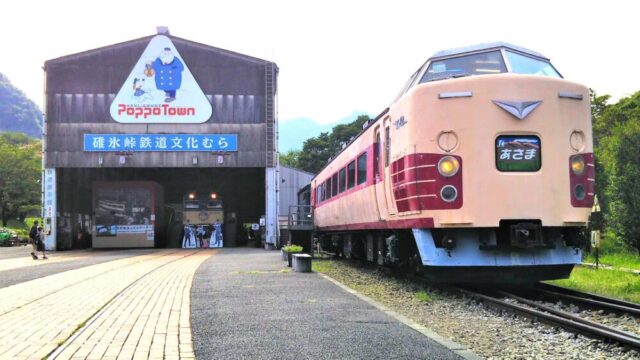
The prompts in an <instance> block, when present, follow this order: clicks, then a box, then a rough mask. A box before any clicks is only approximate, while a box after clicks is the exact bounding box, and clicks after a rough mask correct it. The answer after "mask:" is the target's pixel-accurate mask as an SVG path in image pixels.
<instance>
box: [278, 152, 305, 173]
mask: <svg viewBox="0 0 640 360" xmlns="http://www.w3.org/2000/svg"><path fill="white" fill-rule="evenodd" d="M300 153H301V152H300V150H289V151H287V152H286V153H281V154H280V157H279V160H280V165H284V166H286V167H290V168H294V169H299V168H300V165H299V160H298V159H299V158H300Z"/></svg>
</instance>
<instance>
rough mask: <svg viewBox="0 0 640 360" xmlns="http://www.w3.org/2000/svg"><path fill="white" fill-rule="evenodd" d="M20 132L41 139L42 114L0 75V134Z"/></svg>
mask: <svg viewBox="0 0 640 360" xmlns="http://www.w3.org/2000/svg"><path fill="white" fill-rule="evenodd" d="M2 131H12V132H22V133H25V134H27V135H28V136H30V137H33V138H41V137H42V112H41V111H40V109H39V108H38V106H37V105H36V104H35V103H34V102H33V101H31V100H30V99H29V98H27V96H26V95H25V94H24V93H23V92H22V91H20V89H18V88H16V87H15V86H13V85H12V84H11V82H10V81H9V79H8V78H7V77H6V76H4V75H3V74H1V73H0V132H2Z"/></svg>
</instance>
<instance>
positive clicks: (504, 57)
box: [391, 45, 595, 283]
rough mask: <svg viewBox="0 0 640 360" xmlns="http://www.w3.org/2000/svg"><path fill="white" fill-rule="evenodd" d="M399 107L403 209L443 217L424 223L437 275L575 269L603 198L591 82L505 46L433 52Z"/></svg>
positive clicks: (472, 277) (478, 277)
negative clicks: (597, 195)
mask: <svg viewBox="0 0 640 360" xmlns="http://www.w3.org/2000/svg"><path fill="white" fill-rule="evenodd" d="M391 112H392V113H396V116H401V117H403V120H404V123H405V125H404V126H402V127H397V128H396V129H395V130H396V133H395V135H396V137H397V138H398V139H399V140H396V142H395V143H396V144H399V143H403V144H406V145H407V146H406V148H405V149H397V151H399V152H400V153H402V154H403V155H402V156H401V157H400V158H401V159H406V160H404V161H400V162H398V163H397V165H396V168H395V169H394V170H392V173H394V174H396V175H402V176H396V177H394V180H395V181H396V182H395V183H394V184H393V186H394V192H395V195H396V196H395V199H396V206H397V207H398V212H399V214H400V215H402V214H403V212H404V213H405V214H407V215H409V214H412V213H413V214H418V213H419V214H420V215H419V216H423V217H424V216H426V217H431V218H432V219H433V227H432V228H428V229H427V228H415V229H413V235H414V238H415V240H416V245H417V249H418V251H419V254H420V257H421V261H422V263H423V265H424V266H426V267H427V270H428V271H427V274H428V275H429V276H431V277H432V278H433V279H435V280H445V281H464V282H473V281H500V282H510V283H514V282H531V281H537V280H544V279H555V278H565V277H568V276H569V274H570V272H571V270H572V268H573V266H574V265H575V264H577V263H579V262H580V261H581V255H582V254H581V248H582V246H583V244H584V241H585V228H586V225H587V221H588V218H589V215H590V211H591V206H592V205H593V201H594V190H595V189H594V182H595V174H594V173H595V169H594V158H593V144H592V135H591V119H590V102H589V90H588V88H586V87H585V86H582V85H579V84H576V83H572V82H569V81H566V80H564V79H563V78H562V77H561V75H560V74H559V73H558V72H557V71H556V70H555V68H554V67H553V66H552V65H551V64H550V62H549V60H548V59H546V58H544V57H543V56H541V55H539V54H537V53H534V52H531V51H529V50H526V49H522V48H517V47H514V46H510V45H501V46H494V47H485V48H481V49H475V50H469V51H466V52H465V51H463V52H458V53H455V52H454V53H448V54H447V53H445V54H442V55H441V56H440V57H435V58H432V59H430V61H429V62H428V63H427V64H426V65H425V66H424V68H423V70H422V73H421V74H420V76H419V79H416V85H415V86H413V87H412V88H411V89H410V90H409V91H407V93H406V94H405V96H403V97H402V98H401V99H400V100H399V101H398V102H397V103H396V106H394V108H393V109H392V111H391ZM410 159H413V160H410ZM420 159H422V161H421V160H420ZM401 177H402V179H401ZM409 195H410V196H409ZM403 196H404V198H403ZM399 199H400V200H408V201H405V202H402V201H398V200H399ZM409 216H410V215H409ZM414 216H415V215H414Z"/></svg>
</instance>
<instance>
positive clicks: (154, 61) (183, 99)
mask: <svg viewBox="0 0 640 360" xmlns="http://www.w3.org/2000/svg"><path fill="white" fill-rule="evenodd" d="M110 112H111V117H112V118H113V119H114V120H115V121H117V122H119V123H127V124H149V123H177V124H186V123H203V122H205V121H207V120H209V118H210V117H211V114H212V112H213V109H212V107H211V103H210V102H209V100H208V99H207V97H206V96H205V94H204V92H203V91H202V89H201V88H200V86H199V85H198V83H197V82H196V79H195V78H194V77H193V75H192V74H191V72H190V71H189V68H188V67H187V64H186V63H185V62H184V60H183V59H182V57H181V56H180V54H179V53H178V50H177V49H176V47H175V46H174V45H173V42H172V41H171V39H169V38H168V37H167V36H164V35H157V36H154V37H153V38H152V39H151V41H150V42H149V45H147V47H146V49H145V50H144V52H143V53H142V55H141V56H140V59H139V60H138V62H137V63H136V64H135V66H134V67H133V70H131V73H130V74H129V77H127V79H126V80H125V82H124V84H123V85H122V87H121V88H120V91H119V92H118V94H117V95H116V97H115V99H114V100H113V103H112V104H111V110H110Z"/></svg>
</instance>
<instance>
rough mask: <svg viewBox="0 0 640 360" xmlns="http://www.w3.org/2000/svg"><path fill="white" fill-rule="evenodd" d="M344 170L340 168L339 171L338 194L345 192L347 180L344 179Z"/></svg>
mask: <svg viewBox="0 0 640 360" xmlns="http://www.w3.org/2000/svg"><path fill="white" fill-rule="evenodd" d="M345 171H346V170H345V169H344V168H342V169H340V192H344V191H345V190H347V179H346V176H345V175H346V173H345Z"/></svg>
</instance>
